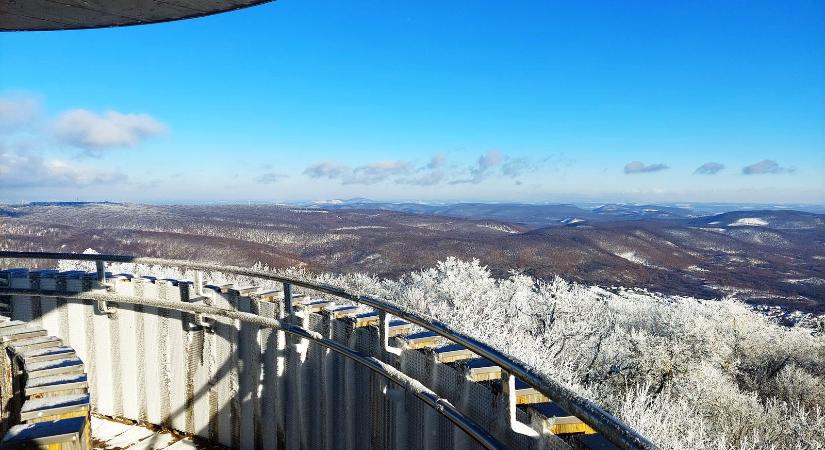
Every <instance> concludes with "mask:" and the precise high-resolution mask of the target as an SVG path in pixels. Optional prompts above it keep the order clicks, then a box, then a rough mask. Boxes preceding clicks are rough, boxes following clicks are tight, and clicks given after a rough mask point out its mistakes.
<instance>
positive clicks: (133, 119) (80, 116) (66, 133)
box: [52, 109, 168, 155]
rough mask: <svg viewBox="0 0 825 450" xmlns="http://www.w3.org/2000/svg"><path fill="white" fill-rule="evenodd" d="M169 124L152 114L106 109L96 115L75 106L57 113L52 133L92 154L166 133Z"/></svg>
mask: <svg viewBox="0 0 825 450" xmlns="http://www.w3.org/2000/svg"><path fill="white" fill-rule="evenodd" d="M167 130H168V127H167V126H166V125H164V124H163V123H161V122H160V121H158V120H157V119H155V118H154V117H152V116H151V115H149V114H142V113H141V114H123V113H120V112H117V111H106V112H105V113H103V114H96V113H94V112H91V111H88V110H85V109H73V110H69V111H66V112H64V113H62V114H60V115H59V116H58V118H57V119H56V120H55V121H54V123H53V124H52V132H53V134H54V137H55V138H56V139H57V140H58V142H60V143H62V144H65V145H69V146H72V147H77V148H81V149H84V150H86V152H87V153H89V154H91V155H100V153H101V152H102V151H105V150H109V149H112V148H118V147H133V146H135V145H137V144H139V143H141V142H142V141H144V140H146V139H148V138H150V137H152V136H157V135H160V134H163V133H165V132H166V131H167Z"/></svg>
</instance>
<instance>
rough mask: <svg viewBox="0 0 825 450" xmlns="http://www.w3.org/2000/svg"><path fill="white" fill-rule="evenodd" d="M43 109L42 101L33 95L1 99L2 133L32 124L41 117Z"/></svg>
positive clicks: (0, 128)
mask: <svg viewBox="0 0 825 450" xmlns="http://www.w3.org/2000/svg"><path fill="white" fill-rule="evenodd" d="M41 109H42V107H41V102H40V99H39V98H38V97H36V96H34V95H31V94H11V95H8V96H6V97H0V131H4V130H5V131H8V130H13V129H16V128H18V127H23V126H26V125H29V124H31V123H32V122H33V121H34V120H35V119H36V118H37V117H38V116H39V115H40V111H41Z"/></svg>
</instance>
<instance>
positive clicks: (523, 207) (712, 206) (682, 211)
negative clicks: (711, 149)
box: [298, 198, 825, 228]
mask: <svg viewBox="0 0 825 450" xmlns="http://www.w3.org/2000/svg"><path fill="white" fill-rule="evenodd" d="M298 206H303V207H313V208H321V209H328V210H340V209H380V210H385V211H397V212H404V213H409V214H429V215H436V216H444V217H460V218H465V219H476V220H481V219H487V220H500V221H504V222H510V223H517V224H521V225H524V226H527V227H530V228H539V227H543V226H552V225H559V226H563V225H566V226H570V225H576V226H581V225H584V224H587V223H592V222H608V221H616V220H646V219H660V220H667V219H683V218H690V217H702V216H710V215H712V214H717V213H724V212H729V211H734V210H740V211H741V210H758V211H777V212H782V211H800V212H809V213H819V214H823V213H825V206H818V205H781V206H778V205H754V204H746V205H740V204H722V203H699V204H690V205H660V204H629V203H609V204H601V205H589V206H588V205H574V204H531V203H448V204H440V203H412V202H400V203H399V202H380V201H372V200H368V199H363V198H356V199H348V200H330V201H325V202H303V203H300V204H298Z"/></svg>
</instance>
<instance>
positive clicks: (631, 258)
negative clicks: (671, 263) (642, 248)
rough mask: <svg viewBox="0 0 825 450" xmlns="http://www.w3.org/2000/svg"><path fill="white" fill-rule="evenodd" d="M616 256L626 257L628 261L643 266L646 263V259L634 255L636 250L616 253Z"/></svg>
mask: <svg viewBox="0 0 825 450" xmlns="http://www.w3.org/2000/svg"><path fill="white" fill-rule="evenodd" d="M616 256H618V257H619V258H624V259H626V260H628V261H630V262H634V263H636V264H641V265H643V266H646V265H647V260H645V259H644V258H642V257H640V256H638V255H636V252H622V253H616Z"/></svg>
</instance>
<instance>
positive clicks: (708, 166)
mask: <svg viewBox="0 0 825 450" xmlns="http://www.w3.org/2000/svg"><path fill="white" fill-rule="evenodd" d="M724 168H725V165H724V164H719V163H716V162H706V163H704V164H702V165H701V166H699V167H698V168H697V169H696V170H694V171H693V173H694V174H699V175H716V174H717V173H719V171H720V170H722V169H724Z"/></svg>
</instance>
